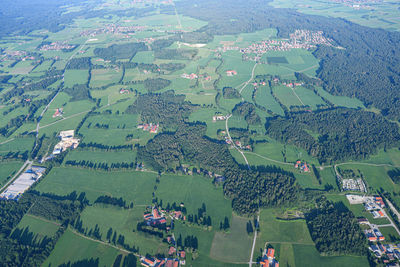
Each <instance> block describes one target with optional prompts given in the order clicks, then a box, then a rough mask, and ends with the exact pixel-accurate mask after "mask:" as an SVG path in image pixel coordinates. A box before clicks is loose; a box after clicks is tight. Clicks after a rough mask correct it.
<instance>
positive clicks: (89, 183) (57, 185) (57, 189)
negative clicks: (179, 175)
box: [36, 167, 156, 205]
mask: <svg viewBox="0 0 400 267" xmlns="http://www.w3.org/2000/svg"><path fill="white" fill-rule="evenodd" d="M155 180H156V174H155V173H150V172H138V171H120V172H104V171H93V170H87V169H80V168H66V167H58V168H53V169H52V170H51V172H50V173H49V174H48V175H47V176H46V177H45V178H44V179H43V180H42V181H41V182H40V183H39V184H38V186H37V187H36V190H39V191H40V192H48V193H54V194H57V195H67V194H69V193H71V192H73V191H77V192H78V193H79V192H85V193H86V196H87V198H88V199H89V200H90V201H91V202H93V201H95V200H96V199H97V198H98V197H99V196H104V195H108V196H113V197H118V198H119V197H123V198H124V199H125V200H126V201H129V202H131V201H133V203H134V204H135V205H136V204H140V205H147V204H149V203H151V199H152V192H153V190H154V188H153V187H154V184H155Z"/></svg>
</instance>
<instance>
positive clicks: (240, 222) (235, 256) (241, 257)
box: [210, 215, 253, 263]
mask: <svg viewBox="0 0 400 267" xmlns="http://www.w3.org/2000/svg"><path fill="white" fill-rule="evenodd" d="M250 220H251V219H250ZM248 221H249V218H242V217H238V216H236V215H234V216H232V220H231V227H230V229H229V232H228V233H224V232H216V233H215V235H214V239H213V242H212V246H211V252H210V256H211V258H213V259H216V260H219V261H222V262H232V263H235V262H246V261H248V260H249V255H250V252H251V247H252V243H253V242H252V241H253V239H252V235H248V234H247V232H246V223H247V222H248ZM227 255H229V257H227Z"/></svg>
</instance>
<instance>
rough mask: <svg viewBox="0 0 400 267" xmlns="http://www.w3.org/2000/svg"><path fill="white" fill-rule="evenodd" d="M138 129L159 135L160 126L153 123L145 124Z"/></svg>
mask: <svg viewBox="0 0 400 267" xmlns="http://www.w3.org/2000/svg"><path fill="white" fill-rule="evenodd" d="M137 128H138V129H143V131H146V132H150V133H157V132H158V128H159V125H158V124H153V123H150V124H147V123H145V124H139V125H138V127H137Z"/></svg>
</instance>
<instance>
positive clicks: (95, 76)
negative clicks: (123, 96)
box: [89, 68, 122, 88]
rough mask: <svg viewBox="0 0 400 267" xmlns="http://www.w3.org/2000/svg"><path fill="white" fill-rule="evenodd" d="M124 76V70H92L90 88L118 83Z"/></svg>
mask: <svg viewBox="0 0 400 267" xmlns="http://www.w3.org/2000/svg"><path fill="white" fill-rule="evenodd" d="M121 76H122V69H118V68H114V69H96V70H92V73H91V79H90V84H89V86H90V87H93V88H95V87H101V86H106V85H107V84H112V83H117V82H118V81H119V80H120V79H121Z"/></svg>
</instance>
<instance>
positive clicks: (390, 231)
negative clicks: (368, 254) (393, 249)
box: [379, 226, 400, 242]
mask: <svg viewBox="0 0 400 267" xmlns="http://www.w3.org/2000/svg"><path fill="white" fill-rule="evenodd" d="M379 231H380V232H381V233H382V235H383V236H384V237H385V240H386V242H398V240H399V239H400V236H399V234H398V233H397V231H396V229H394V227H392V226H389V227H379Z"/></svg>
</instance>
